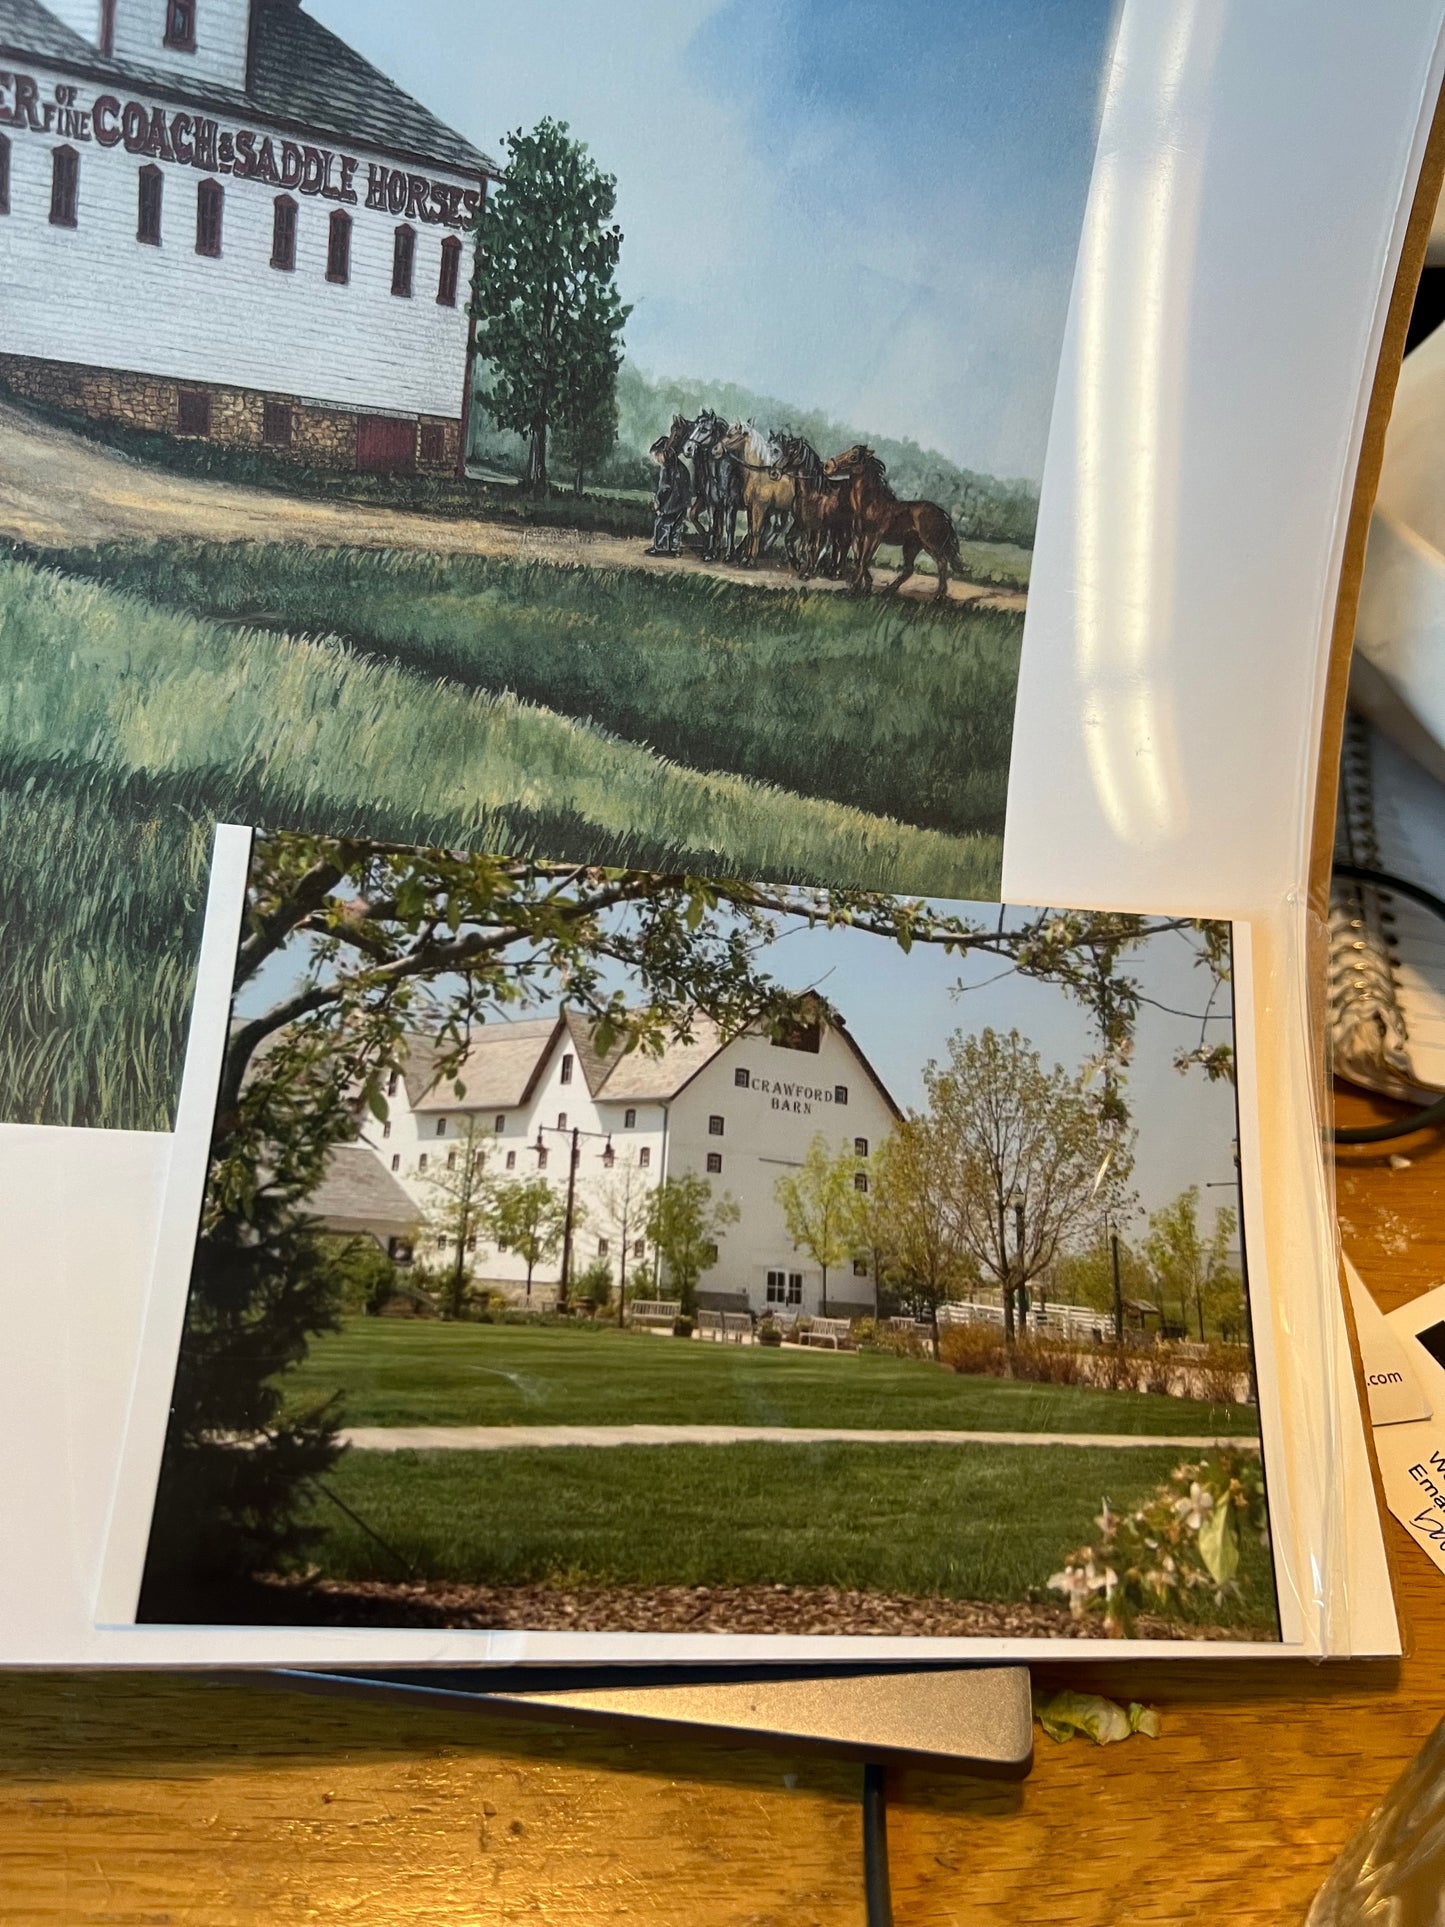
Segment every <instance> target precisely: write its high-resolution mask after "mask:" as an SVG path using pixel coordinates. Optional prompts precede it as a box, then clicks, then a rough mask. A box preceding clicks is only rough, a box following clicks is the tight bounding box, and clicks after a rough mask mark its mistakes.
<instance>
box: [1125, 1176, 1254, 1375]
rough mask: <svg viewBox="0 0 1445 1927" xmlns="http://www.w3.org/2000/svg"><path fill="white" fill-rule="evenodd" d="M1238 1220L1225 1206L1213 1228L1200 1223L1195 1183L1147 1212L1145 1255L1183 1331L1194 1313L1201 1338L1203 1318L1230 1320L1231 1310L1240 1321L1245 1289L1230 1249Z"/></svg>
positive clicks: (1219, 1212) (1162, 1294)
mask: <svg viewBox="0 0 1445 1927" xmlns="http://www.w3.org/2000/svg"><path fill="white" fill-rule="evenodd" d="M1236 1222H1237V1219H1236V1217H1235V1213H1234V1212H1233V1211H1232V1210H1230V1209H1229V1208H1228V1207H1227V1206H1226V1207H1225V1209H1223V1210H1221V1211H1218V1212H1216V1213H1215V1218H1214V1225H1213V1228H1212V1230H1210V1231H1209V1232H1208V1233H1206V1232H1205V1231H1204V1229H1203V1227H1202V1225H1201V1224H1200V1222H1199V1186H1198V1185H1197V1184H1191V1185H1190V1187H1189V1189H1188V1190H1187V1191H1181V1192H1180V1193H1179V1196H1178V1197H1177V1198H1175V1199H1174V1201H1173V1203H1172V1204H1166V1205H1165V1206H1164V1207H1163V1208H1162V1209H1161V1210H1159V1211H1155V1212H1151V1214H1150V1217H1149V1236H1148V1238H1147V1239H1146V1240H1145V1243H1144V1256H1145V1258H1146V1259H1147V1260H1148V1263H1149V1269H1150V1271H1151V1272H1152V1273H1153V1275H1154V1279H1155V1285H1156V1289H1157V1291H1158V1293H1159V1301H1160V1303H1161V1304H1164V1303H1166V1302H1167V1301H1168V1300H1170V1299H1171V1298H1172V1299H1173V1301H1174V1303H1176V1304H1177V1305H1178V1307H1179V1322H1180V1324H1181V1325H1182V1326H1184V1328H1185V1329H1186V1330H1187V1329H1188V1326H1189V1321H1190V1314H1191V1313H1192V1314H1193V1317H1194V1321H1195V1325H1196V1327H1197V1329H1198V1332H1199V1337H1200V1341H1201V1342H1202V1341H1203V1339H1204V1331H1205V1319H1206V1316H1209V1315H1213V1316H1215V1317H1216V1318H1218V1317H1219V1313H1220V1312H1223V1313H1224V1318H1223V1319H1220V1320H1219V1322H1221V1323H1223V1322H1226V1321H1229V1313H1230V1312H1231V1310H1233V1311H1234V1312H1235V1318H1234V1320H1233V1321H1230V1322H1242V1318H1243V1292H1242V1289H1241V1288H1240V1286H1239V1279H1238V1274H1237V1273H1236V1272H1234V1271H1233V1270H1231V1268H1230V1264H1229V1247H1230V1243H1231V1240H1232V1239H1233V1237H1234V1228H1235V1224H1236Z"/></svg>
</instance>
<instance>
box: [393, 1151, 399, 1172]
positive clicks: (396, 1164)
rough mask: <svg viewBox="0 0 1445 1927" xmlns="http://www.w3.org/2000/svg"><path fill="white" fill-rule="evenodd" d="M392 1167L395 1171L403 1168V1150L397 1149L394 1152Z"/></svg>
mask: <svg viewBox="0 0 1445 1927" xmlns="http://www.w3.org/2000/svg"><path fill="white" fill-rule="evenodd" d="M391 1168H392V1170H393V1171H399V1170H400V1169H401V1152H400V1151H395V1152H393V1153H392V1159H391Z"/></svg>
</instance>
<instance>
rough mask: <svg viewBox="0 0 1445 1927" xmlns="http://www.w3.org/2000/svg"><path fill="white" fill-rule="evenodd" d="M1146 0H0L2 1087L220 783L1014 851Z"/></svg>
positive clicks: (583, 819) (338, 818)
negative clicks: (1029, 685) (1031, 604)
mask: <svg viewBox="0 0 1445 1927" xmlns="http://www.w3.org/2000/svg"><path fill="white" fill-rule="evenodd" d="M1110 13H1111V8H1110V5H1109V4H1108V0H1068V3H1067V4H1063V3H1061V0H1028V3H1027V4H1023V5H1014V6H1011V7H1009V8H1003V9H1001V8H998V7H996V6H994V5H992V4H988V3H986V0H905V3H904V4H888V5H883V4H880V0H844V3H843V4H837V3H836V0H826V3H825V0H787V3H786V4H784V5H781V6H778V5H766V6H764V5H759V4H757V0H686V4H682V5H672V4H669V5H665V6H664V5H660V4H651V3H646V0H630V3H629V4H623V5H618V6H613V7H607V8H601V7H597V6H594V5H592V4H591V0H547V4H545V5H543V6H542V8H541V9H540V11H539V10H537V9H533V10H532V11H531V12H529V13H528V14H526V15H525V17H524V16H521V15H518V14H517V13H516V12H515V10H514V9H510V8H506V7H503V6H502V5H500V4H499V0H485V3H484V4H475V0H419V3H418V4H417V5H416V6H413V7H411V8H408V9H407V10H405V12H401V11H398V10H397V9H396V8H394V7H392V6H390V5H386V4H382V0H355V3H352V0H346V3H343V0H305V4H301V5H297V4H290V3H289V0H288V3H283V0H249V4H242V3H241V0H227V4H225V5H222V4H220V3H219V0H0V268H3V274H4V283H5V289H6V296H5V301H4V303H3V306H0V544H3V553H0V676H3V680H4V683H5V686H6V689H7V692H8V695H7V701H6V703H5V705H4V707H3V710H0V822H3V831H4V833H3V835H0V921H3V923H4V926H5V928H6V933H7V941H6V944H5V946H4V957H3V962H0V1092H3V1094H4V1095H3V1099H0V1103H3V1107H4V1115H5V1116H6V1118H7V1119H11V1120H14V1121H18V1122H23V1123H40V1124H60V1125H84V1126H100V1127H110V1128H121V1129H157V1128H160V1129H164V1128H166V1127H167V1126H168V1125H169V1123H170V1121H171V1119H172V1116H173V1111H174V1103H175V1095H176V1089H177V1082H178V1077H179V1071H180V1064H181V1060H182V1055H183V1044H184V1036H185V1023H186V1015H187V1012H188V1009H189V1004H190V998H191V993H192V982H193V975H194V957H195V950H196V945H197V941H198V936H199V928H200V921H201V914H202V912H201V905H202V899H203V893H204V883H205V875H206V866H207V854H208V850H209V847H210V838H211V831H212V827H213V825H214V824H215V822H216V821H218V820H229V821H238V822H259V823H267V824H274V825H280V824H289V825H296V826H302V827H304V828H306V829H307V830H309V831H312V832H315V833H317V834H330V835H350V836H368V837H373V838H377V837H379V838H385V839H388V840H390V841H392V842H394V843H396V844H399V845H420V844H447V845H451V846H455V847H459V848H467V849H474V850H475V849H489V850H497V851H503V852H506V853H508V854H509V855H510V856H512V857H514V858H518V859H522V858H528V857H536V858H538V859H543V860H548V861H553V860H559V859H562V860H573V861H578V862H583V863H586V864H592V865H606V866H613V867H623V868H633V869H637V870H651V871H656V872H661V873H667V874H680V873H686V874H688V875H690V876H694V877H699V878H702V877H713V878H720V879H724V880H726V879H736V878H753V879H767V880H769V881H770V882H773V883H776V884H778V885H779V886H783V885H792V886H804V885H806V886H816V887H825V888H831V889H857V890H865V891H879V890H887V891H896V892H903V893H907V894H917V895H920V896H924V897H928V898H931V899H939V900H941V899H953V900H972V901H979V900H988V899H991V898H996V897H997V894H998V890H999V876H1000V861H1001V849H1002V833H1003V827H1004V806H1005V794H1006V785H1007V778H1008V768H1009V753H1010V738H1011V731H1012V718H1013V706H1014V692H1015V685H1016V677H1017V669H1018V662H1019V652H1020V646H1021V639H1022V634H1023V625H1024V611H1025V603H1026V598H1027V591H1028V581H1029V571H1030V564H1031V557H1032V543H1033V534H1034V522H1035V515H1036V510H1037V486H1038V479H1039V476H1040V474H1041V471H1042V464H1043V457H1044V450H1045V445H1046V441H1047V436H1048V426H1049V413H1050V406H1051V398H1052V393H1053V386H1054V380H1055V375H1056V370H1057V364H1058V357H1059V349H1060V342H1061V338H1062V332H1063V325H1064V317H1065V310H1066V306H1067V301H1068V295H1069V287H1070V281H1071V276H1072V271H1073V261H1074V254H1075V251H1076V248H1077V244H1078V237H1079V232H1080V225H1081V221H1082V215H1083V208H1084V201H1085V196H1086V192H1087V187H1088V180H1089V173H1090V167H1091V164H1092V150H1093V141H1094V124H1095V111H1096V103H1097V100H1098V97H1099V93H1100V89H1101V86H1102V81H1103V76H1104V73H1105V69H1106V65H1107V59H1108V35H1109V27H1110Z"/></svg>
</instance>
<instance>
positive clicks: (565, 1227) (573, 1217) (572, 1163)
mask: <svg viewBox="0 0 1445 1927" xmlns="http://www.w3.org/2000/svg"><path fill="white" fill-rule="evenodd" d="M544 1131H550V1132H551V1133H552V1134H553V1136H554V1137H565V1138H569V1139H570V1140H571V1143H570V1145H569V1147H568V1152H569V1155H568V1158H567V1210H566V1213H565V1215H564V1216H563V1219H562V1276H561V1279H560V1281H559V1282H558V1286H557V1309H558V1310H559V1311H565V1310H566V1308H567V1302H568V1294H569V1293H570V1292H571V1289H572V1231H573V1227H574V1226H575V1224H576V1221H577V1163H578V1159H579V1158H580V1156H581V1150H582V1140H583V1138H584V1137H591V1138H601V1139H605V1140H606V1143H607V1149H608V1150H609V1151H610V1150H611V1149H612V1133H611V1132H610V1131H584V1130H582V1129H581V1127H580V1126H578V1125H576V1124H574V1125H572V1126H571V1127H570V1128H569V1127H568V1126H566V1125H564V1124H539V1125H538V1126H537V1142H536V1143H535V1144H534V1145H533V1147H532V1148H533V1150H535V1151H538V1152H542V1151H545V1150H546V1148H547V1147H546V1145H545V1144H544V1143H543V1142H542V1133H543V1132H544Z"/></svg>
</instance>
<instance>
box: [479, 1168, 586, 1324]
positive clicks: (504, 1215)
mask: <svg viewBox="0 0 1445 1927" xmlns="http://www.w3.org/2000/svg"><path fill="white" fill-rule="evenodd" d="M487 1222H488V1226H489V1228H490V1230H491V1233H492V1236H493V1237H494V1238H495V1239H496V1241H497V1243H498V1245H499V1246H500V1248H501V1249H502V1250H503V1251H512V1252H515V1253H516V1255H517V1256H518V1257H519V1258H520V1259H521V1260H522V1262H523V1264H525V1265H526V1267H527V1303H528V1304H530V1303H531V1302H532V1274H533V1272H534V1271H535V1270H536V1269H537V1267H538V1265H549V1264H551V1263H552V1261H553V1259H554V1258H556V1257H557V1255H558V1254H559V1252H560V1251H561V1249H562V1236H563V1232H564V1231H565V1229H566V1224H567V1207H566V1205H565V1204H564V1203H563V1202H562V1200H561V1198H559V1197H558V1195H557V1193H556V1192H555V1191H554V1190H553V1189H552V1187H551V1185H550V1184H549V1183H548V1182H547V1180H546V1179H545V1178H543V1177H536V1178H518V1179H516V1180H515V1181H514V1182H513V1183H511V1184H502V1185H499V1186H498V1187H497V1190H496V1193H495V1195H494V1197H493V1199H492V1202H491V1206H490V1210H489V1213H488V1219H487ZM574 1223H575V1217H574Z"/></svg>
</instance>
